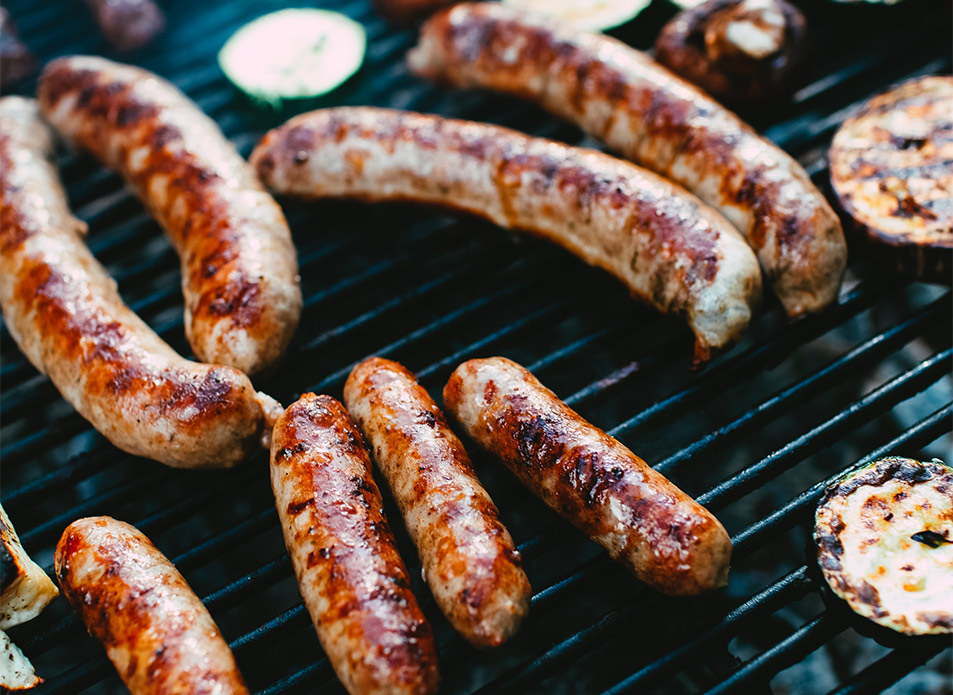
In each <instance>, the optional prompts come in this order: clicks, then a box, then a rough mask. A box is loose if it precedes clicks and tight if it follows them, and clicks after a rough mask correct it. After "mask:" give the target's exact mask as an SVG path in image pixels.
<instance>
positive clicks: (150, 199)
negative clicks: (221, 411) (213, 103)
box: [38, 56, 301, 374]
mask: <svg viewBox="0 0 953 695" xmlns="http://www.w3.org/2000/svg"><path fill="white" fill-rule="evenodd" d="M38 96H39V100H40V106H41V108H42V109H43V112H44V114H45V115H46V117H47V118H48V119H49V120H50V122H51V123H52V124H53V125H54V126H55V127H56V128H57V129H58V130H59V131H60V132H61V133H62V134H63V135H65V136H66V137H67V138H68V139H69V140H72V141H73V142H75V143H76V144H78V145H80V146H82V147H84V148H86V149H88V150H89V151H91V152H92V153H93V154H94V155H96V156H97V157H98V158H99V159H101V160H102V161H103V162H105V163H106V165H107V166H109V167H112V168H113V169H116V170H117V171H119V172H120V173H121V174H122V175H123V176H124V177H125V178H126V180H127V181H128V182H129V183H130V184H131V185H132V187H133V188H134V189H135V190H136V192H137V193H138V194H139V196H140V197H141V198H142V199H143V200H144V201H145V203H146V206H147V207H148V208H149V210H150V211H151V212H152V214H153V215H154V216H155V217H156V218H157V219H158V221H159V222H160V224H161V225H162V226H163V227H164V228H165V230H166V232H167V233H168V235H169V238H170V239H171V241H172V244H173V245H174V246H175V248H176V250H177V251H178V253H179V255H180V257H181V261H182V291H183V293H184V295H185V331H186V335H187V336H188V339H189V343H190V344H191V346H192V349H193V350H194V351H195V355H196V356H197V357H198V358H199V359H200V360H202V361H203V362H214V363H217V364H226V365H229V366H231V367H236V368H238V369H241V370H242V371H244V372H246V373H248V374H253V373H255V372H258V371H261V370H262V369H264V368H266V367H268V366H269V365H271V364H272V363H274V362H275V361H276V360H277V359H278V358H279V356H280V355H281V353H282V352H283V351H284V349H285V347H287V344H288V341H289V340H290V339H291V336H292V334H293V333H294V330H295V328H296V327H297V324H298V317H299V315H300V313H301V289H300V288H299V286H298V277H297V273H298V269H297V259H296V255H295V249H294V246H293V245H292V242H291V234H290V232H289V231H288V224H287V222H285V218H284V215H283V214H282V212H281V209H280V208H279V207H278V205H277V203H275V201H274V200H273V199H272V197H271V196H270V195H269V194H268V193H267V192H266V191H265V190H264V189H263V188H262V186H261V183H260V182H259V181H258V179H257V177H256V176H255V172H254V171H253V170H252V169H251V167H250V166H248V164H247V163H246V162H245V161H244V160H243V159H242V158H241V157H240V156H239V155H238V153H237V152H236V151H235V148H234V147H233V146H232V145H231V144H230V143H229V142H228V141H227V140H226V139H225V138H224V136H223V135H222V133H221V131H220V130H219V129H218V126H217V125H216V124H215V123H214V122H213V121H212V120H211V119H210V118H208V117H207V116H205V115H204V114H203V113H202V112H201V111H199V109H198V107H197V106H196V105H195V104H194V103H192V102H191V101H189V100H188V99H187V98H186V97H185V95H183V94H182V93H181V92H179V91H178V90H177V89H176V88H175V87H173V86H172V85H171V84H169V83H168V82H166V81H165V80H163V79H161V78H159V77H158V76H156V75H153V74H152V73H149V72H146V71H145V70H142V69H140V68H137V67H133V66H130V65H121V64H119V63H113V62H111V61H108V60H105V59H103V58H96V57H89V56H72V57H67V58H61V59H58V60H54V61H52V62H51V63H49V64H48V65H47V67H46V69H45V70H44V72H43V75H42V77H41V78H40V84H39V88H38Z"/></svg>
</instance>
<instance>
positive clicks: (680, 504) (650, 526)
mask: <svg viewBox="0 0 953 695" xmlns="http://www.w3.org/2000/svg"><path fill="white" fill-rule="evenodd" d="M443 400H444V403H445V405H446V407H447V408H448V410H449V411H450V412H451V413H452V414H453V415H454V417H456V419H457V420H458V421H459V422H460V424H461V425H462V426H463V428H464V429H465V430H466V432H467V433H468V434H469V435H470V436H471V437H472V438H473V439H474V440H476V441H477V443H479V444H480V445H481V446H483V447H484V448H485V449H486V450H487V451H489V452H490V453H492V454H494V455H495V456H497V457H499V458H500V460H501V461H502V462H503V463H504V465H506V467H507V468H508V469H509V470H510V471H511V472H513V473H514V474H515V475H516V477H517V478H519V479H520V481H521V482H522V483H523V484H524V485H525V486H526V487H528V488H529V489H530V490H531V491H532V492H534V493H535V494H536V495H538V496H539V497H540V498H541V499H542V500H543V501H544V502H545V503H546V504H548V505H549V506H550V507H552V508H553V509H554V510H555V511H557V512H558V513H560V514H561V515H562V516H564V517H565V518H566V519H568V520H569V521H570V522H572V523H573V524H574V525H575V526H576V527H577V528H579V529H580V530H581V531H583V532H584V533H586V534H587V535H588V536H589V537H590V538H592V540H594V541H595V542H596V543H598V544H599V545H601V546H603V547H604V548H606V550H608V551H609V554H610V555H611V556H612V557H613V558H615V559H616V560H618V561H619V562H621V563H622V564H623V565H625V566H626V567H628V568H629V569H630V570H632V571H633V572H634V573H635V575H636V576H637V577H638V578H639V579H641V580H642V581H643V582H645V583H646V584H648V585H649V586H651V587H652V588H653V589H656V590H658V591H660V592H662V593H664V594H669V595H672V596H693V595H696V594H700V593H703V592H705V591H710V590H712V589H715V588H717V587H719V586H722V585H724V584H725V583H726V582H727V577H728V561H729V559H730V556H731V541H730V539H729V538H728V534H727V533H726V532H725V529H724V527H722V525H721V523H719V521H718V520H717V519H716V518H715V517H714V516H712V514H711V513H709V512H708V510H706V509H705V508H704V507H702V506H701V505H699V504H698V503H697V502H695V501H694V500H693V499H692V498H690V497H689V496H688V495H686V494H685V493H684V492H682V491H681V490H679V489H678V488H677V487H675V485H674V484H672V483H671V482H670V481H669V480H667V479H666V478H665V477H664V476H662V474H661V473H657V472H656V471H654V470H652V468H650V467H649V466H648V465H647V464H646V463H645V462H644V461H643V460H642V459H640V458H639V457H638V456H636V455H635V454H633V453H632V452H631V451H629V449H627V448H626V447H625V446H624V445H622V444H621V443H620V442H619V441H617V440H616V439H613V438H612V437H610V436H609V435H607V434H606V433H605V432H603V431H602V430H600V429H599V428H597V427H595V426H594V425H592V424H590V423H589V422H587V421H586V420H584V419H583V418H582V417H581V416H580V415H579V414H578V413H576V412H575V411H573V410H572V409H571V408H569V406H567V405H566V404H565V403H563V402H562V401H560V400H559V398H558V397H557V396H556V394H554V393H553V392H552V391H550V390H549V389H547V388H546V387H545V386H543V385H542V384H541V383H540V382H539V381H538V380H537V379H536V377H534V376H533V375H532V374H530V373H529V372H528V371H527V370H526V369H524V368H523V367H521V366H520V365H518V364H516V363H515V362H512V361H510V360H508V359H505V358H503V357H491V358H488V359H478V360H470V361H469V362H464V363H463V364H461V365H460V366H459V367H457V369H456V370H455V371H454V373H453V374H452V375H451V376H450V380H449V381H448V382H447V385H446V387H445V388H444V391H443Z"/></svg>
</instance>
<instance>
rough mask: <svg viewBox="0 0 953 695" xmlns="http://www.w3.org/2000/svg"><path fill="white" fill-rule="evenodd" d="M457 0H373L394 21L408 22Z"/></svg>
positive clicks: (380, 10)
mask: <svg viewBox="0 0 953 695" xmlns="http://www.w3.org/2000/svg"><path fill="white" fill-rule="evenodd" d="M454 1H455V0H373V3H372V4H373V5H374V9H375V10H377V11H378V12H379V13H380V14H382V15H383V16H384V17H386V18H387V19H389V20H390V21H392V22H399V23H401V24H406V23H408V22H412V21H414V20H415V19H420V18H422V17H426V16H427V15H429V14H432V13H434V12H436V11H437V10H439V9H440V8H442V7H446V6H447V5H452V4H453V3H454Z"/></svg>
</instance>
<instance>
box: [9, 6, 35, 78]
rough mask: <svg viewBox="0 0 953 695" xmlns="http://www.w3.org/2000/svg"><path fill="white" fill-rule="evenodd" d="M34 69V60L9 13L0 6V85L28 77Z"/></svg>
mask: <svg viewBox="0 0 953 695" xmlns="http://www.w3.org/2000/svg"><path fill="white" fill-rule="evenodd" d="M35 69H36V60H34V58H33V54H32V53H30V49H29V48H27V47H26V44H24V43H23V42H22V41H21V40H20V37H19V36H18V35H17V27H16V24H15V23H14V22H13V19H12V18H11V17H10V13H9V12H7V11H6V9H5V8H3V7H0V86H2V87H7V86H10V85H13V84H16V83H17V82H19V81H21V80H23V79H24V78H26V77H29V76H30V75H31V74H32V73H33V71H34V70H35Z"/></svg>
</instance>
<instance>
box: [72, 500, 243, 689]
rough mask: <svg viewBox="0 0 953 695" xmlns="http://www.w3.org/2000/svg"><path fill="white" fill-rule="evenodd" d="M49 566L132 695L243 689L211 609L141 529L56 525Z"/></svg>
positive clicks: (109, 523) (94, 522)
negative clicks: (57, 531) (57, 537)
mask: <svg viewBox="0 0 953 695" xmlns="http://www.w3.org/2000/svg"><path fill="white" fill-rule="evenodd" d="M54 565H55V568H56V579H57V581H58V582H59V584H60V588H61V589H62V591H63V595H64V596H65V597H66V598H67V599H68V600H69V602H70V604H71V605H72V606H73V609H74V610H75V611H76V612H77V613H78V614H79V617H80V618H81V619H82V620H83V622H84V623H85V625H86V629H87V630H89V633H90V634H91V635H93V636H94V637H96V638H97V639H98V640H99V641H100V642H102V644H103V646H104V647H105V648H106V653H107V654H108V655H109V659H110V660H111V661H112V662H113V665H114V666H115V667H116V670H117V671H118V672H119V676H120V677H121V678H122V680H123V682H124V683H125V684H126V687H127V688H129V691H130V692H131V693H132V694H133V695H184V694H185V693H188V694H189V695H247V693H248V689H247V688H246V687H245V683H244V681H243V680H242V676H241V674H240V673H239V672H238V667H237V666H236V665H235V658H234V656H232V652H231V650H230V649H229V648H228V644H226V642H225V640H224V639H223V638H222V633H221V632H219V629H218V626H217V625H216V624H215V621H214V620H212V616H211V615H209V612H208V610H206V608H205V606H204V605H202V602H201V601H200V600H199V597H198V596H196V595H195V593H194V592H193V591H192V589H191V588H190V587H189V585H188V583H187V582H186V581H185V579H184V578H183V577H182V575H181V574H179V571H178V570H177V569H176V568H175V567H174V566H173V564H172V563H171V562H169V560H168V558H166V557H165V555H163V554H162V553H161V552H160V551H159V550H158V549H157V548H156V547H155V546H154V545H153V544H152V542H151V541H150V540H149V539H148V538H146V536H145V535H143V534H142V532H140V531H139V530H137V529H136V528H134V527H133V526H130V525H129V524H127V523H124V522H122V521H117V520H116V519H112V518H110V517H108V516H97V517H89V518H86V519H79V520H77V521H74V522H73V523H72V524H70V525H69V526H67V527H66V530H65V531H63V535H62V537H61V538H60V541H59V543H58V544H57V546H56V553H55V556H54Z"/></svg>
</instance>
